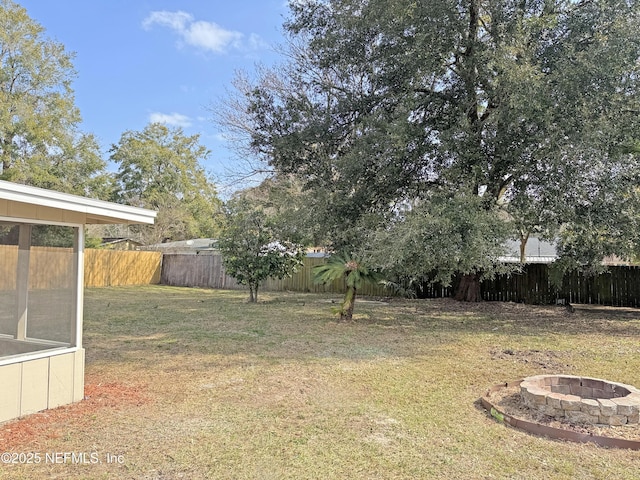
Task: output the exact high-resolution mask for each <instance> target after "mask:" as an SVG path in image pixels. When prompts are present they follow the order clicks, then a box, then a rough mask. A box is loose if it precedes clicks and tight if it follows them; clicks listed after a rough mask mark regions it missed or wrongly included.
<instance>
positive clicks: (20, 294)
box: [16, 224, 31, 340]
mask: <svg viewBox="0 0 640 480" xmlns="http://www.w3.org/2000/svg"><path fill="white" fill-rule="evenodd" d="M30 254H31V225H27V224H21V225H20V232H19V237H18V267H17V271H16V296H17V311H16V339H18V340H25V339H26V338H27V309H28V305H29V257H30Z"/></svg>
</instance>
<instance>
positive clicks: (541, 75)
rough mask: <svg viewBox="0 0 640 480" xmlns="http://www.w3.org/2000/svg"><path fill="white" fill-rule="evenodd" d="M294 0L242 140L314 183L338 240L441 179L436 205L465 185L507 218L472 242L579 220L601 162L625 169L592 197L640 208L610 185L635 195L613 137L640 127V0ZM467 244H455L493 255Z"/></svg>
mask: <svg viewBox="0 0 640 480" xmlns="http://www.w3.org/2000/svg"><path fill="white" fill-rule="evenodd" d="M291 11H292V15H291V18H290V19H289V20H288V21H287V22H286V23H285V30H286V31H287V32H288V33H289V36H290V44H289V47H288V50H287V55H288V59H289V60H288V61H287V62H286V63H285V65H284V66H281V67H279V69H278V71H279V72H281V73H280V74H278V72H276V71H273V72H270V73H269V75H267V74H264V73H261V72H259V74H258V76H257V79H256V80H255V82H254V84H253V86H252V88H246V87H245V88H244V89H243V91H244V92H245V93H244V98H245V103H244V104H243V106H244V109H245V110H244V112H245V113H246V114H247V115H248V116H249V118H250V122H249V123H248V124H247V125H248V126H250V129H249V130H250V136H249V138H250V146H251V147H252V148H253V151H254V152H255V153H256V154H257V155H258V156H262V157H263V158H266V159H267V161H268V162H269V163H270V165H271V166H272V167H273V168H274V169H275V170H276V171H277V172H279V173H285V174H290V175H294V176H296V177H297V178H298V179H300V181H301V182H302V185H303V188H305V189H307V190H310V191H313V192H314V193H315V194H316V195H315V196H314V197H313V204H312V207H313V208H314V212H315V213H316V214H317V215H318V217H319V218H320V219H321V222H322V224H323V225H324V229H325V233H326V235H327V237H328V238H329V241H330V242H331V243H332V244H333V246H334V248H335V249H336V250H343V249H347V250H350V251H352V252H353V251H355V250H357V249H358V248H362V243H363V242H365V241H366V239H367V238H371V236H370V235H369V233H370V232H374V231H383V232H384V231H386V230H385V229H387V228H388V226H389V225H396V226H397V225H399V223H400V222H402V221H404V220H405V219H410V218H411V217H412V215H404V213H402V212H406V211H407V209H406V208H405V207H406V206H407V205H409V206H411V205H414V204H420V203H428V202H430V201H431V199H432V198H433V195H434V194H436V195H437V197H438V198H439V199H441V201H443V202H444V206H443V207H442V208H439V209H436V210H435V211H437V212H442V213H443V214H446V213H447V212H448V211H449V210H450V209H454V208H457V207H458V206H459V205H460V202H463V203H464V204H465V205H466V208H467V209H470V210H468V211H467V213H466V215H468V218H470V219H474V218H475V219H476V221H477V222H480V221H481V219H485V218H486V215H487V214H491V215H496V217H495V218H498V219H503V220H504V221H510V222H511V231H510V232H506V231H504V229H502V228H500V229H496V230H494V231H493V233H492V234H491V235H481V236H480V237H476V238H475V241H477V240H478V239H483V240H482V241H483V242H484V245H482V246H479V245H477V244H476V245H475V247H479V248H480V251H495V250H496V249H497V248H498V247H499V246H500V245H502V244H503V243H504V241H505V240H506V239H507V238H508V237H511V238H518V237H519V238H521V239H524V240H526V238H527V237H528V235H529V234H530V233H532V232H542V233H543V234H548V235H550V236H553V235H559V236H562V235H563V234H564V233H565V232H569V231H571V229H572V228H573V231H577V230H580V229H581V228H582V227H583V226H585V225H587V224H586V223H585V221H586V220H585V216H584V215H583V214H582V210H581V208H586V209H589V208H590V207H589V202H590V200H589V199H590V198H591V195H592V193H593V192H594V191H595V190H594V189H598V188H599V187H597V186H603V185H605V184H607V181H608V180H609V179H613V180H616V179H618V178H625V179H626V180H625V181H624V182H622V181H620V182H618V181H613V182H610V183H609V184H608V192H609V194H608V195H604V196H603V197H602V199H603V200H602V201H601V202H600V203H599V205H600V208H601V210H602V209H603V211H605V212H609V213H611V212H612V211H617V213H618V217H619V216H620V215H622V214H623V213H626V214H628V215H635V212H634V211H633V210H629V211H625V212H622V211H621V210H620V209H619V205H617V204H616V202H612V201H610V200H612V199H613V198H618V199H620V198H627V197H628V196H629V195H631V189H632V188H635V187H633V185H634V181H632V180H631V179H637V173H638V169H637V158H635V157H634V156H633V155H632V154H630V153H629V152H628V149H627V150H626V151H625V148H622V147H623V146H625V145H633V144H635V142H637V140H638V138H640V115H639V113H640V105H639V102H640V95H639V93H640V92H639V89H638V86H639V85H638V82H639V81H640V75H639V73H640V72H639V69H640V63H639V62H638V58H640V36H638V34H637V32H638V31H640V30H639V28H640V3H639V2H637V1H635V0H630V1H622V0H584V1H579V2H575V1H570V0H524V1H518V2H515V1H512V0H465V1H462V2H454V1H452V0H434V1H429V2H414V1H410V0H367V1H363V0H327V1H324V0H308V1H304V2H291ZM274 76H276V77H278V78H279V82H274V81H273V77H274ZM612 173H615V175H613V176H612ZM614 192H615V193H614ZM478 198H479V199H480V200H479V201H477V199H478ZM474 209H475V210H474ZM474 212H475V213H474ZM500 212H502V213H500ZM605 217H606V214H605ZM600 218H603V217H602V216H600ZM592 220H593V219H592ZM572 226H573V227H572ZM584 228H587V229H589V230H591V227H584ZM480 230H482V229H480ZM393 231H396V232H401V231H402V230H401V229H397V228H392V229H391V230H389V232H393ZM625 235H626V236H627V237H629V235H628V232H625ZM436 238H437V239H438V241H441V240H446V239H445V238H443V237H439V236H437V237H436ZM470 238H471V237H470ZM627 240H629V241H630V240H631V239H629V238H627ZM425 241H429V239H425ZM359 244H360V245H359ZM386 245H387V248H388V249H390V250H393V251H395V250H396V247H395V243H394V240H393V239H392V238H389V239H388V241H387V243H386ZM473 246H474V245H472V244H468V245H466V248H463V249H461V250H460V252H466V253H465V255H470V256H468V257H467V259H466V260H467V261H468V262H471V263H475V268H476V269H482V270H484V271H486V269H489V270H490V269H491V268H492V267H491V266H490V265H487V262H486V261H484V260H482V261H480V260H476V259H477V257H475V256H473V255H472V252H474V251H476V250H474V249H473V248H472V247H473ZM424 248H426V249H427V250H428V249H429V248H431V247H430V246H429V245H427V244H425V245H424ZM565 252H566V253H569V252H570V250H569V249H567V250H565ZM391 253H393V252H391ZM389 258H391V255H389ZM399 261H406V259H405V260H403V259H399ZM442 262H443V263H442V264H437V265H435V269H436V270H437V271H438V270H439V271H440V273H443V272H450V271H451V267H450V265H451V262H450V260H449V259H442ZM468 262H464V264H467V263H468ZM436 263H437V262H436ZM491 264H492V265H493V262H491ZM427 266H431V264H429V265H425V267H427ZM465 270H469V269H468V268H464V269H461V271H460V272H458V273H462V272H463V271H465ZM470 270H473V269H470ZM436 273H437V272H436Z"/></svg>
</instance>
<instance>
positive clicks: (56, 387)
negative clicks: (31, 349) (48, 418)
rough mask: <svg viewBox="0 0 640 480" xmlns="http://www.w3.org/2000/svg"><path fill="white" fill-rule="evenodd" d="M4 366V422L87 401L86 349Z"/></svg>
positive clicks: (0, 368)
mask: <svg viewBox="0 0 640 480" xmlns="http://www.w3.org/2000/svg"><path fill="white" fill-rule="evenodd" d="M34 357H36V358H31V359H29V358H28V357H25V358H24V359H22V358H20V359H17V361H16V362H15V363H8V364H5V365H0V385H2V394H1V395H0V422H4V421H7V420H12V419H14V418H18V417H21V416H23V415H29V414H31V413H35V412H39V411H41V410H46V409H48V408H55V407H59V406H60V405H66V404H69V403H73V402H78V401H80V400H82V399H83V398H84V349H83V348H78V349H74V351H71V352H69V351H67V352H64V351H63V352H61V353H59V354H57V355H50V356H46V357H44V358H37V357H38V356H37V355H34Z"/></svg>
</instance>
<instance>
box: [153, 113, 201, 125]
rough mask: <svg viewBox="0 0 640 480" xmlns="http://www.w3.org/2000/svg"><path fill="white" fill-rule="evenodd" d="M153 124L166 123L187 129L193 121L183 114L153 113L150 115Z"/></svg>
mask: <svg viewBox="0 0 640 480" xmlns="http://www.w3.org/2000/svg"><path fill="white" fill-rule="evenodd" d="M149 121H150V122H151V123H164V124H165V125H170V126H172V127H182V128H187V127H190V126H191V119H190V118H189V117H187V116H186V115H182V114H181V113H160V112H153V113H152V114H150V115H149Z"/></svg>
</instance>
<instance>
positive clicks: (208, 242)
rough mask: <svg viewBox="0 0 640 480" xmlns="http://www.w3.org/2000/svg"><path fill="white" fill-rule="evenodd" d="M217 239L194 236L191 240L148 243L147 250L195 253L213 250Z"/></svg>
mask: <svg viewBox="0 0 640 480" xmlns="http://www.w3.org/2000/svg"><path fill="white" fill-rule="evenodd" d="M215 243H216V240H214V239H212V238H193V239H190V240H180V241H176V242H166V243H154V244H153V245H146V246H145V247H144V249H145V250H157V251H160V252H165V253H193V254H196V253H198V252H202V251H213V250H217V249H216V248H215V246H214V245H215Z"/></svg>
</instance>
